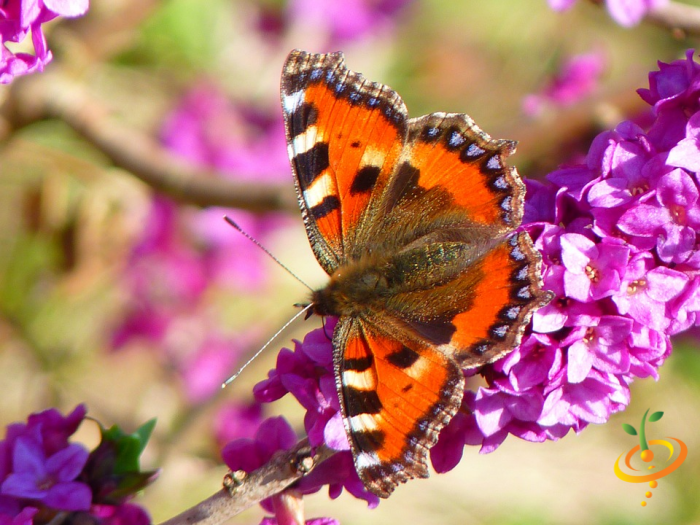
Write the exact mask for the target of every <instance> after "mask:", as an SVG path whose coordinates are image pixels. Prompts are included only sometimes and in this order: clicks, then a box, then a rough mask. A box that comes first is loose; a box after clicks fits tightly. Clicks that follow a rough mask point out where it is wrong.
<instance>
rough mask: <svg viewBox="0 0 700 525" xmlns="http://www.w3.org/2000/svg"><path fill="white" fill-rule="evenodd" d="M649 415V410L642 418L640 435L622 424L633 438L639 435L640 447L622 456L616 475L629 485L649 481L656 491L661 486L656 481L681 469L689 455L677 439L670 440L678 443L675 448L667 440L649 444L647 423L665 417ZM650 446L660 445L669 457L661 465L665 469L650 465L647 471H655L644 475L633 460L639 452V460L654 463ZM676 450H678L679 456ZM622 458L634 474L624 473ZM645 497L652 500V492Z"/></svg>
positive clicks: (616, 465)
mask: <svg viewBox="0 0 700 525" xmlns="http://www.w3.org/2000/svg"><path fill="white" fill-rule="evenodd" d="M648 413H649V409H647V411H646V412H644V417H642V424H641V425H640V427H639V433H637V430H636V429H635V428H634V427H633V426H632V425H628V424H627V423H623V424H622V429H623V430H624V431H625V432H627V433H628V434H630V435H631V436H636V435H639V445H637V446H635V447H634V448H632V449H631V450H630V451H629V452H627V454H624V453H623V454H620V457H619V458H617V461H615V475H616V476H617V477H618V478H620V479H621V480H622V481H627V482H628V483H645V482H647V481H648V482H649V487H650V488H652V489H655V488H656V487H657V486H658V485H659V484H658V482H657V481H656V480H657V479H661V478H663V477H665V476H668V475H669V474H670V473H671V472H673V471H674V470H676V469H677V468H678V467H680V466H681V464H682V463H683V462H684V461H685V458H686V456H687V455H688V447H687V446H686V445H685V443H683V442H682V441H681V440H680V439H676V438H674V437H669V438H668V439H670V440H673V441H675V442H676V444H677V445H676V446H675V447H674V444H673V443H671V442H670V441H667V440H665V439H652V440H650V441H649V442H648V443H647V439H646V423H647V422H649V423H653V422H655V421H658V420H659V419H661V417H662V416H663V415H664V413H663V412H654V413H653V414H652V415H650V416H649V419H647V414H648ZM649 445H658V446H663V447H665V448H666V449H667V450H668V457H667V458H666V459H665V460H664V461H663V464H662V465H660V466H662V467H663V468H661V469H659V470H654V469H656V468H657V465H649V466H648V467H647V470H654V471H653V472H650V473H649V474H643V473H641V472H640V471H639V469H636V468H634V467H633V466H632V459H633V458H634V456H635V454H636V453H637V452H639V458H640V459H641V460H642V461H643V462H645V463H650V462H652V461H653V460H654V457H655V455H654V452H653V450H652V449H651V448H649ZM676 448H677V449H678V453H677V454H676ZM663 452H665V451H663ZM674 455H675V456H676V457H675V459H672V458H673V457H674ZM622 456H625V462H624V464H625V466H626V467H627V469H628V471H633V473H628V472H624V471H623V470H622V468H621V467H620V460H621V459H622ZM664 456H665V454H663V455H661V457H662V458H663V457H664ZM655 463H658V462H655ZM636 472H639V474H635V473H636ZM644 496H645V497H646V498H647V499H649V498H651V491H647V492H646V493H645V494H644ZM646 505H647V502H646V500H645V501H642V507H646Z"/></svg>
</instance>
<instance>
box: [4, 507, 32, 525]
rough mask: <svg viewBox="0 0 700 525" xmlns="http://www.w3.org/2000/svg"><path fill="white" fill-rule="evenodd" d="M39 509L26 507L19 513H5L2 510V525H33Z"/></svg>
mask: <svg viewBox="0 0 700 525" xmlns="http://www.w3.org/2000/svg"><path fill="white" fill-rule="evenodd" d="M37 512H38V509H35V508H33V507H25V508H24V509H22V510H21V511H20V512H19V513H16V514H15V513H12V514H5V513H4V512H2V510H0V525H33V523H34V520H33V518H34V515H35V514H36V513H37Z"/></svg>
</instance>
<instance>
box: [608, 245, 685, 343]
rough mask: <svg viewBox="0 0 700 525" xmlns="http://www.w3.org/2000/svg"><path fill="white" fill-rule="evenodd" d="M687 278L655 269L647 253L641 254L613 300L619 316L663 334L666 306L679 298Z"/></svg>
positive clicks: (666, 324) (665, 323)
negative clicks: (624, 315) (627, 317)
mask: <svg viewBox="0 0 700 525" xmlns="http://www.w3.org/2000/svg"><path fill="white" fill-rule="evenodd" d="M687 283H688V276H687V275H685V274H684V273H682V272H678V271H676V270H672V269H671V268H666V267H665V266H656V264H655V263H654V259H653V258H652V256H651V254H649V253H640V254H639V255H637V256H636V257H634V258H633V259H632V260H631V261H630V264H629V267H628V270H627V274H626V275H625V279H624V280H623V281H622V284H621V286H620V290H619V291H618V292H617V293H616V294H615V295H614V296H613V298H612V300H613V302H614V303H615V304H616V305H617V308H618V310H619V312H620V313H621V314H627V315H629V316H630V317H631V318H632V319H634V320H635V321H637V322H639V323H641V324H642V325H644V326H648V327H650V328H652V329H654V330H659V331H664V330H666V328H668V327H669V325H670V324H671V319H670V318H669V316H668V315H667V312H668V310H667V305H669V303H670V301H671V300H672V299H674V298H675V297H676V296H678V295H679V294H680V293H681V292H682V291H683V289H684V288H685V286H686V284H687Z"/></svg>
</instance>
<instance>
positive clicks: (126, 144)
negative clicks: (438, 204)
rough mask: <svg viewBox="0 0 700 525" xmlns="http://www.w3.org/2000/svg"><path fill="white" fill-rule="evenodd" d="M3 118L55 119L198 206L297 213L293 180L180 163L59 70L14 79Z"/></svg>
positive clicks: (172, 194) (156, 184) (16, 121)
mask: <svg viewBox="0 0 700 525" xmlns="http://www.w3.org/2000/svg"><path fill="white" fill-rule="evenodd" d="M3 109H4V111H3V113H4V115H3V116H4V117H5V118H6V120H7V121H8V122H10V123H12V125H13V126H15V127H19V126H22V125H26V124H27V123H29V122H36V121H37V120H40V119H42V118H59V119H61V120H63V121H64V122H66V123H67V124H68V125H69V126H70V127H71V128H73V129H74V130H75V131H76V132H77V133H79V134H80V135H82V136H83V137H84V138H85V139H86V140H87V141H88V142H90V143H91V144H92V145H94V146H95V147H96V148H97V149H99V150H100V151H101V152H102V153H104V154H105V155H106V156H107V157H108V158H109V159H110V160H111V161H112V162H113V163H114V164H115V165H116V166H119V167H121V168H123V169H125V170H127V171H129V172H131V173H132V174H133V175H135V176H136V177H138V178H139V179H140V180H142V181H143V182H145V183H146V184H148V185H150V186H151V187H153V188H154V189H156V190H158V191H161V192H163V193H165V194H167V195H169V196H170V197H173V198H174V199H177V200H179V201H181V202H186V203H189V204H195V205H198V206H223V207H228V208H239V209H243V210H248V211H253V212H267V211H287V212H291V213H297V212H298V206H297V203H296V199H295V198H294V195H293V192H292V185H291V183H290V184H288V185H286V184H285V185H279V184H275V185H273V184H260V183H255V182H244V181H235V180H231V179H226V178H222V176H221V174H219V173H216V172H213V171H209V170H202V169H198V168H195V167H192V166H190V165H187V164H186V163H184V162H181V161H179V160H178V159H176V158H175V157H173V156H172V155H170V154H169V153H168V151H166V150H165V149H164V148H163V147H161V146H160V144H158V142H157V141H156V140H154V139H153V138H152V137H150V136H148V135H147V134H145V133H143V132H141V131H139V130H136V129H133V128H130V127H127V126H124V125H123V124H121V123H119V122H118V121H117V120H116V119H114V118H113V117H112V116H111V115H110V114H109V112H108V111H107V110H106V109H105V108H104V107H102V106H101V105H100V104H99V103H97V102H96V101H95V100H93V99H92V98H91V97H90V96H89V95H88V94H87V93H86V91H85V89H84V87H83V86H82V85H81V84H79V83H78V82H75V81H72V80H70V79H69V78H68V77H67V76H66V75H64V74H62V72H61V71H60V70H58V68H54V70H53V71H52V72H51V73H45V74H43V75H36V76H34V77H25V78H22V79H18V80H17V81H16V82H15V84H14V85H13V87H12V91H11V96H10V98H9V100H8V101H7V102H6V103H5V105H4V108H3Z"/></svg>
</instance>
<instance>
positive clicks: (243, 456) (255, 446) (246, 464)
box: [221, 417, 297, 472]
mask: <svg viewBox="0 0 700 525" xmlns="http://www.w3.org/2000/svg"><path fill="white" fill-rule="evenodd" d="M296 441H297V437H296V434H295V433H294V430H293V429H292V427H291V426H290V425H289V423H287V421H286V420H285V419H284V418H283V417H271V418H269V419H266V420H265V421H263V422H262V423H261V424H260V426H259V427H258V430H257V432H256V433H255V437H254V438H252V439H250V438H239V439H236V440H234V441H231V442H230V443H228V444H227V445H226V446H225V447H224V448H223V450H222V451H221V456H222V457H223V459H224V463H226V465H227V466H228V468H230V469H231V470H232V471H234V472H235V471H237V470H244V471H245V472H253V471H254V470H256V469H258V468H260V467H261V466H263V465H264V464H265V463H267V462H268V461H269V460H270V458H271V457H272V455H273V454H274V453H275V452H277V451H278V450H288V449H290V448H292V446H293V445H294V444H295V443H296Z"/></svg>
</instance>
